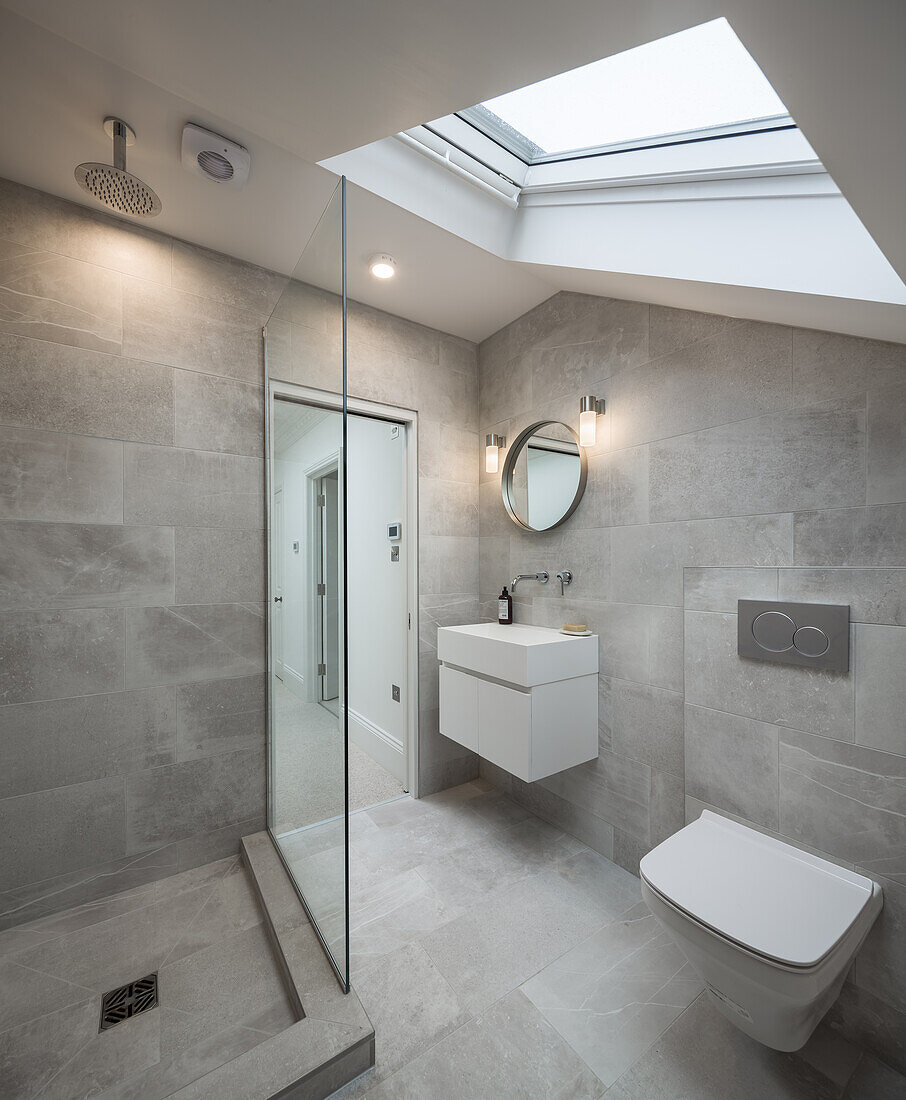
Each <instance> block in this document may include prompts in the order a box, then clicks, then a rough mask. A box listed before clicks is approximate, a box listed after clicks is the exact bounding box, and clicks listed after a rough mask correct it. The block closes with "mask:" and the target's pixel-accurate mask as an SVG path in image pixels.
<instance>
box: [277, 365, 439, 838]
mask: <svg viewBox="0 0 906 1100" xmlns="http://www.w3.org/2000/svg"><path fill="white" fill-rule="evenodd" d="M277 398H280V399H281V400H288V401H295V402H297V403H300V404H304V405H312V406H314V407H315V408H320V409H327V410H329V411H331V412H342V411H343V397H342V395H341V394H337V393H330V392H328V391H326V390H317V389H313V388H312V387H310V386H302V385H299V384H297V383H295V382H280V381H277V380H275V379H270V378H269V379H268V385H267V402H266V424H267V440H266V455H265V495H264V512H265V538H266V544H267V545H266V559H265V560H266V563H267V577H266V581H267V615H266V619H267V629H266V631H265V653H266V662H265V663H266V670H267V692H266V698H267V734H268V736H267V745H268V765H267V782H268V791H267V803H268V808H269V807H270V806H271V804H272V798H273V792H274V780H275V776H274V771H273V759H272V756H273V754H272V751H271V746H272V744H273V734H274V731H273V717H274V715H273V711H274V708H273V699H272V689H273V683H272V677H273V671H274V670H273V651H274V646H273V636H272V631H273V620H274V615H273V591H272V587H273V578H272V575H271V574H272V569H271V565H272V552H273V548H272V546H271V519H272V517H271V493H272V490H273V487H272V485H271V483H270V479H271V470H272V469H273V461H274V438H273V430H272V425H273V423H274V402H275V400H276V399H277ZM346 406H347V408H348V410H349V412H351V413H356V414H358V415H360V416H367V417H370V418H371V419H373V420H384V421H387V422H389V423H395V424H402V425H403V426H404V428H405V432H406V454H405V469H406V509H405V511H406V515H405V517H404V520H403V522H404V523H406V524H407V529H408V531H409V552H408V554H407V555H406V557H407V563H406V565H407V584H406V596H407V602H408V605H409V608H408V614H409V629H408V631H407V646H406V649H407V653H406V658H407V659H406V666H407V672H408V676H407V686H408V691H407V695H408V700H407V707H406V771H407V774H408V783H407V788H408V790H409V793H410V794H411V795H412V796H413V798H418V748H419V746H418V717H419V711H418V700H419V679H418V648H419V646H418V625H419V614H418V612H419V604H418V413H417V412H416V411H415V410H414V409H404V408H400V407H398V406H395V405H384V404H381V403H380V402H377V401H366V400H364V399H363V398H359V397H352V396H347V400H346ZM340 459H341V461H342V455H340ZM404 534H405V531H404ZM342 596H343V599H345V593H343V594H342ZM343 702H344V705H345V704H346V700H343ZM268 825H270V821H268Z"/></svg>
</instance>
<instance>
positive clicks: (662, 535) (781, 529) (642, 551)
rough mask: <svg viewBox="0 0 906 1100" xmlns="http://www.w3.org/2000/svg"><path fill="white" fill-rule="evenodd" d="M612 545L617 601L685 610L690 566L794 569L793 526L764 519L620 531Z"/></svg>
mask: <svg viewBox="0 0 906 1100" xmlns="http://www.w3.org/2000/svg"><path fill="white" fill-rule="evenodd" d="M611 545H612V547H613V574H612V581H611V583H612V586H613V591H614V595H615V598H617V599H620V600H624V601H627V602H633V603H653V604H670V605H673V606H676V607H681V606H682V604H683V569H684V568H688V567H689V566H699V567H701V566H718V565H719V566H724V567H726V566H753V565H757V566H774V565H789V564H790V563H791V558H792V522H791V518H790V517H789V516H787V515H763V516H740V517H732V518H729V519H702V520H690V521H686V522H680V523H656V524H648V525H645V526H637V527H615V528H613V530H612V532H611Z"/></svg>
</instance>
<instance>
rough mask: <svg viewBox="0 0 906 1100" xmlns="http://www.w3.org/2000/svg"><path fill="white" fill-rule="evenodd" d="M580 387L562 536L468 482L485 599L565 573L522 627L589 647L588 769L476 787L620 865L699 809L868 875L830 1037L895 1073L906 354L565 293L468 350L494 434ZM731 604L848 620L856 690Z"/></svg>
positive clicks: (903, 846) (899, 1019) (520, 612)
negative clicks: (745, 647)
mask: <svg viewBox="0 0 906 1100" xmlns="http://www.w3.org/2000/svg"><path fill="white" fill-rule="evenodd" d="M584 393H594V394H595V395H597V396H598V397H603V398H605V399H606V401H607V413H606V415H605V416H604V417H602V418H600V419H599V421H598V431H599V441H598V445H597V446H596V447H595V449H594V450H593V451H591V452H590V454H589V478H588V489H587V492H586V495H585V498H584V500H583V502H582V504H581V505H580V506H579V509H578V511H577V512H576V514H575V515H574V516H573V517H572V518H571V519H570V520H569V521H568V522H567V523H566V524H564V525H563V526H562V527H560V528H558V529H557V530H555V531H553V532H551V533H550V534H548V535H531V536H530V535H525V534H521V533H519V532H518V531H517V529H516V528H515V527H513V526H512V525H511V524H510V523H509V521H508V520H507V519H506V517H505V515H504V512H503V506H502V504H501V501H500V495H499V478H498V477H491V476H490V475H486V474H484V473H482V474H481V475H480V476H481V481H482V483H481V490H480V498H481V516H480V533H481V538H480V544H481V546H480V557H481V575H480V588H481V596H482V600H483V601H488V600H490V599H491V598H492V597H493V596H494V595H495V594H496V592H498V591H499V589H500V586H501V585H502V584H503V583H504V582H505V581H506V580H507V579H508V578H510V577H512V576H513V574H514V573H516V572H526V571H534V570H536V569H541V568H545V569H548V570H550V572H551V573H552V574H553V573H554V572H555V571H556V570H558V569H560V568H569V569H572V570H573V572H574V574H575V581H574V583H573V585H572V586H571V588H570V589H569V590H568V597H567V598H566V599H561V598H560V597H559V590H558V589H557V588H556V587H555V586H554V585H553V584H551V585H549V586H548V588H547V589H545V590H540V589H538V588H537V586H532V585H526V586H525V587H524V588H522V589H520V590H519V595H520V598H519V599H518V600H517V601H516V603H517V607H516V616H517V618H519V617H520V616H521V617H522V618H523V621H529V622H535V623H538V624H543V625H551V626H557V625H560V624H561V623H563V622H587V623H588V625H589V627H590V628H591V629H593V630H595V631H596V632H597V633H598V634H599V635H600V637H601V671H602V676H601V693H600V737H599V743H600V755H599V757H598V759H597V760H596V761H594V762H593V763H590V764H586V765H582V766H581V767H578V768H573V769H571V770H570V771H568V772H564V773H562V774H560V775H556V776H553V777H551V778H550V779H548V780H544V781H542V782H541V783H537V784H532V785H527V784H524V783H520V782H519V781H518V780H514V779H511V778H509V777H507V776H505V775H503V773H500V772H499V771H497V770H496V769H493V768H491V767H490V766H488V765H486V764H484V763H483V764H482V769H483V771H484V772H485V773H486V774H487V775H488V776H489V777H490V778H492V779H493V780H494V781H496V782H498V783H501V784H503V785H505V786H508V787H509V789H510V790H512V792H513V793H514V794H515V796H516V797H517V798H518V799H519V800H520V801H523V802H524V803H525V804H526V805H528V806H529V807H530V808H531V809H533V810H535V811H536V812H538V813H540V814H542V815H543V816H546V817H548V818H550V819H551V820H554V821H555V822H557V823H558V824H560V825H561V826H563V827H565V828H567V829H569V830H570V831H572V832H574V833H576V834H577V835H579V836H581V837H582V838H583V839H584V840H586V841H587V842H588V843H590V844H592V845H593V846H594V847H596V848H597V849H598V850H599V851H601V852H603V853H604V854H605V855H608V856H612V857H613V858H614V859H615V860H616V861H617V862H619V863H621V864H622V865H623V866H625V867H628V868H629V869H631V870H636V869H637V866H638V860H639V858H640V857H641V856H642V855H643V854H644V853H645V852H646V851H648V850H649V849H650V848H651V847H653V846H654V845H655V844H657V843H658V842H659V841H660V840H662V839H664V837H666V836H667V835H669V834H670V833H672V832H673V831H675V830H676V829H678V828H680V827H681V826H682V825H683V824H684V822H686V821H688V820H691V819H693V818H695V817H697V816H698V814H699V813H700V812H701V809H702V808H703V807H704V806H710V807H712V808H715V809H717V810H719V811H720V812H723V813H726V814H729V815H731V816H734V817H736V818H738V819H740V820H743V821H745V822H747V823H749V824H752V825H754V826H756V827H757V828H760V829H764V830H766V831H768V832H771V833H773V834H775V835H779V836H782V837H785V838H787V839H789V840H792V841H793V842H795V843H797V844H800V845H802V846H803V847H806V848H808V849H809V850H812V851H816V852H818V853H820V854H823V855H826V856H829V857H830V858H832V859H834V860H835V861H837V862H841V863H844V864H846V865H847V866H849V867H855V868H857V869H859V870H862V871H864V872H865V873H867V874H870V875H871V876H873V877H874V878H876V879H877V880H878V881H879V882H881V883H882V885H883V887H884V892H885V909H884V912H883V915H882V916H881V918H880V919H879V921H878V924H877V925H876V927H875V929H874V930H873V931H872V933H871V936H870V937H869V940H868V942H867V944H866V946H865V948H864V950H863V952H862V953H861V955H860V956H859V959H858V961H857V963H856V966H855V970H854V973H853V976H852V981H851V982H850V983H849V984H848V985H847V987H846V990H845V993H844V996H843V998H842V999H841V1001H840V1002H838V1005H837V1007H836V1008H835V1010H834V1013H835V1015H834V1017H833V1018H834V1021H835V1023H836V1024H837V1025H838V1026H840V1027H844V1028H846V1029H847V1030H849V1031H851V1032H854V1033H856V1034H858V1035H859V1036H860V1037H861V1038H862V1039H863V1041H868V1042H869V1045H874V1046H875V1047H876V1048H877V1049H879V1050H880V1051H881V1053H882V1054H883V1055H884V1056H885V1057H886V1058H887V1059H888V1060H891V1061H895V1062H897V1064H899V1065H901V1066H903V1065H904V1063H906V717H904V716H906V689H904V684H906V568H903V567H904V566H906V504H904V503H903V502H904V501H906V347H904V346H901V345H895V344H884V343H876V342H873V341H870V340H863V339H857V338H853V337H847V336H840V335H834V334H830V333H819V332H810V331H802V330H796V329H790V328H787V327H783V326H777V325H767V324H760V323H753V322H749V321H739V320H734V319H732V318H728V317H720V316H712V315H708V314H696V313H687V312H684V311H680V310H674V309H668V308H664V307H660V306H654V305H652V306H648V305H644V304H641V303H634V302H622V301H612V300H608V299H603V298H595V297H590V296H583V295H577V294H558V295H556V296H555V297H553V298H551V299H549V300H548V301H547V302H544V303H543V304H542V305H540V306H538V307H537V308H536V309H534V310H532V311H531V312H530V313H528V314H526V315H525V316H524V317H522V318H520V319H519V320H517V321H515V322H513V323H512V324H511V325H509V326H508V327H507V328H505V329H503V330H502V331H501V332H499V333H496V334H495V335H494V336H492V337H491V338H490V339H488V340H486V341H485V342H484V343H483V344H482V345H481V347H480V409H481V423H480V433H481V434H482V436H483V434H484V433H485V432H487V431H491V430H493V431H496V432H499V433H501V434H504V435H506V436H507V437H508V438H509V439H513V438H514V437H515V435H516V434H517V433H518V431H519V430H520V429H521V428H522V427H524V426H525V425H526V424H528V423H529V422H531V421H534V420H540V419H546V418H554V419H563V420H565V421H566V422H567V423H569V424H571V425H572V426H573V427H576V426H577V422H578V400H579V397H580V396H581V395H582V394H584ZM523 593H524V595H523ZM740 598H749V599H759V598H763V599H776V598H779V599H786V598H789V599H791V600H798V601H816V602H828V603H848V604H849V605H850V606H851V615H852V620H853V626H852V667H851V670H850V672H849V673H846V674H833V673H816V672H812V671H809V670H805V669H798V668H792V667H787V666H782V665H772V664H764V663H760V662H753V661H746V660H743V659H741V658H739V657H738V656H737V654H736V601H737V600H738V599H740ZM483 610H484V611H485V614H486V617H491V614H492V608H491V607H490V606H489V605H488V604H486V603H485V604H484V605H483Z"/></svg>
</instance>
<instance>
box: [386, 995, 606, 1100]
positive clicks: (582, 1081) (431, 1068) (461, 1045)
mask: <svg viewBox="0 0 906 1100" xmlns="http://www.w3.org/2000/svg"><path fill="white" fill-rule="evenodd" d="M601 1089H602V1084H601V1082H600V1081H599V1080H598V1078H597V1077H595V1075H594V1074H593V1073H592V1072H591V1070H590V1069H589V1068H588V1066H586V1065H585V1063H584V1062H583V1061H582V1059H581V1058H580V1057H579V1056H578V1055H577V1054H576V1053H575V1052H574V1051H573V1050H572V1048H571V1047H570V1046H569V1045H568V1044H567V1043H566V1042H564V1041H563V1039H561V1038H560V1036H559V1035H558V1034H557V1032H556V1031H555V1030H554V1028H552V1027H551V1026H550V1024H549V1023H547V1021H546V1020H545V1019H544V1017H543V1016H542V1015H541V1014H540V1013H539V1012H538V1010H537V1009H536V1008H535V1007H534V1006H533V1005H532V1004H531V1003H530V1001H529V1000H528V999H527V998H526V997H525V995H524V994H523V993H521V992H520V991H519V990H515V991H514V992H512V993H510V994H509V995H508V996H507V997H504V998H503V999H502V1000H500V1001H498V1003H497V1004H495V1005H494V1006H493V1007H491V1008H489V1009H488V1010H487V1011H486V1012H484V1013H483V1014H482V1015H480V1016H478V1017H476V1019H474V1020H472V1021H471V1022H469V1023H468V1024H466V1025H465V1026H464V1027H461V1028H459V1030H458V1031H455V1032H454V1033H453V1034H452V1035H449V1036H447V1037H446V1038H445V1039H442V1040H441V1041H440V1042H439V1043H437V1044H436V1045H435V1046H433V1047H432V1048H431V1049H430V1050H427V1051H426V1052H425V1053H423V1054H421V1055H420V1056H419V1057H418V1058H416V1059H414V1060H413V1061H412V1062H410V1063H409V1064H408V1065H406V1066H404V1067H403V1068H402V1069H400V1070H398V1071H397V1072H396V1073H395V1074H393V1076H391V1077H390V1078H388V1079H387V1080H386V1081H383V1082H381V1083H380V1084H378V1085H377V1086H376V1087H375V1088H373V1089H371V1090H370V1092H369V1093H368V1096H369V1100H390V1098H391V1097H392V1098H393V1100H444V1098H446V1097H451V1096H456V1097H459V1098H461V1100H486V1098H487V1097H489V1096H514V1097H515V1096H520V1097H531V1096H544V1097H547V1098H548V1100H594V1098H595V1097H597V1096H599V1095H600V1093H601Z"/></svg>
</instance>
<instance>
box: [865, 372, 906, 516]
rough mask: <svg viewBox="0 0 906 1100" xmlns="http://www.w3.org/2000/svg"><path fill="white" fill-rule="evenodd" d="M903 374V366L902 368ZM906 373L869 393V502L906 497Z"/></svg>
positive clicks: (890, 500) (894, 500)
mask: <svg viewBox="0 0 906 1100" xmlns="http://www.w3.org/2000/svg"><path fill="white" fill-rule="evenodd" d="M903 373H904V375H906V370H904V372H903ZM904 454H906V377H903V378H901V379H900V381H899V382H897V383H896V384H895V385H892V386H885V387H884V389H881V390H878V391H877V393H871V394H869V396H868V497H867V500H868V503H869V504H887V503H897V502H900V501H903V500H906V462H904V461H903V455H904Z"/></svg>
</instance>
